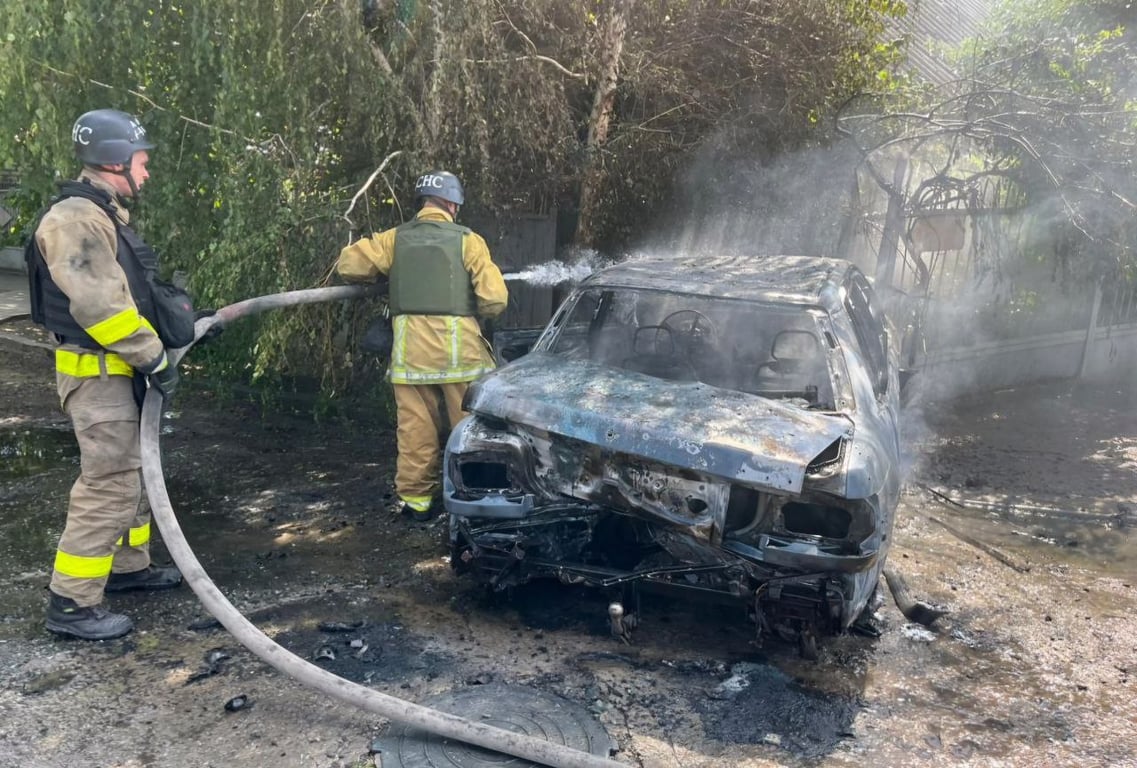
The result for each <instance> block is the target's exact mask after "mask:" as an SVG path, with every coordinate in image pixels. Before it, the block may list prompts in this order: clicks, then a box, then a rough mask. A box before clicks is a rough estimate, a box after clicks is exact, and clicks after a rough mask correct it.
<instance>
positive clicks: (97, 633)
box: [46, 592, 134, 640]
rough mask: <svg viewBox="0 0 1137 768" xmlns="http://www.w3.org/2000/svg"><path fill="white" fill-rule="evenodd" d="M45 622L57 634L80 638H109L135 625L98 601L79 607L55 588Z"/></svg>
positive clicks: (121, 634)
mask: <svg viewBox="0 0 1137 768" xmlns="http://www.w3.org/2000/svg"><path fill="white" fill-rule="evenodd" d="M46 624H47V628H48V630H49V631H51V632H54V633H56V634H57V635H71V636H72V637H79V638H82V639H83V640H112V639H114V638H116V637H122V636H123V635H125V634H126V633H127V632H129V631H130V630H132V629H134V622H132V621H131V620H130V619H129V618H128V617H126V616H123V615H122V614H120V613H111V612H110V611H108V610H107V609H105V608H103V607H102V606H101V605H92V606H88V607H86V608H80V607H79V606H78V605H76V603H75V601H74V600H72V599H71V598H69V597H60V596H59V595H57V594H55V593H54V592H52V593H51V600H50V601H49V602H48V604H47V622H46Z"/></svg>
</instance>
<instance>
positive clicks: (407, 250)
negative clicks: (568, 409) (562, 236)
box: [336, 171, 509, 522]
mask: <svg viewBox="0 0 1137 768" xmlns="http://www.w3.org/2000/svg"><path fill="white" fill-rule="evenodd" d="M464 201H465V195H464V193H463V191H462V184H461V182H460V181H459V180H458V177H457V176H455V175H454V174H452V173H448V172H446V171H434V172H431V173H427V174H424V175H422V176H420V177H419V178H418V180H417V181H416V182H415V203H416V205H418V206H420V207H419V210H418V213H417V215H416V216H415V218H414V219H412V220H411V221H409V222H407V223H405V224H402V225H400V226H398V227H395V228H393V229H388V230H386V231H385V232H379V233H376V234H373V235H371V236H370V237H367V238H363V239H360V240H358V241H356V242H355V243H353V244H352V245H349V246H347V247H346V248H344V249H343V250H342V251H341V252H340V255H339V260H338V262H337V263H336V271H337V272H338V273H339V275H340V276H341V277H343V278H344V279H345V280H347V281H349V282H375V281H376V280H378V279H379V277H380V276H383V275H386V276H387V277H388V279H389V281H390V297H389V301H390V309H391V315H392V326H393V332H394V343H393V347H392V350H391V355H390V361H389V364H388V369H387V375H388V379H389V380H390V382H391V384H392V389H393V390H394V393H395V406H396V412H397V419H398V432H397V442H398V459H397V462H396V472H395V491H396V492H397V493H398V495H399V499H400V500H401V502H402V512H403V513H404V514H409V515H410V516H411V517H412V518H413V519H414V520H416V521H419V522H425V521H427V520H430V519H431V518H433V517H434V516H435V515H436V514H437V513H438V511H439V481H438V478H439V465H440V461H439V435H440V433H443V431H444V429H443V428H444V426H446V427H450V428H452V427H453V426H454V425H455V424H457V423H458V421H459V420H460V419H461V418H462V417H463V416H464V415H465V412H464V411H463V410H462V398H463V396H464V395H465V394H466V389H467V387H469V384H470V382H471V381H473V380H475V379H477V378H478V377H479V376H481V375H482V374H484V373H486V372H488V371H490V370H492V369H493V368H494V361H493V354H492V353H491V351H490V346H489V343H488V342H487V341H486V339H485V338H484V337H483V336H482V333H481V328H480V327H479V324H478V318H492V317H496V316H497V315H499V314H501V313H502V312H503V311H504V310H505V307H506V303H507V301H508V298H509V297H508V293H507V291H506V287H505V280H504V279H502V276H501V270H499V269H498V268H497V266H496V265H495V264H494V263H493V261H492V260H491V258H490V252H489V248H488V247H487V246H486V241H485V240H484V239H482V237H481V236H480V235H478V234H476V233H475V232H473V231H472V230H470V229H469V228H467V227H463V226H460V225H458V224H456V223H454V221H455V218H456V217H457V215H458V209H459V207H460V206H461V205H462V203H463V202H464ZM444 418H445V422H443V419H444Z"/></svg>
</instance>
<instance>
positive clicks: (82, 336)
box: [24, 181, 158, 350]
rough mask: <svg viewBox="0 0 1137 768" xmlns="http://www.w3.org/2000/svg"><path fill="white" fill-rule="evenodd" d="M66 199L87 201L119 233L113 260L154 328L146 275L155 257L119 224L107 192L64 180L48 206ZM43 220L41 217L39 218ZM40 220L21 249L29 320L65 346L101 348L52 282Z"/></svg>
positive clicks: (155, 265) (155, 266)
mask: <svg viewBox="0 0 1137 768" xmlns="http://www.w3.org/2000/svg"><path fill="white" fill-rule="evenodd" d="M69 197H81V198H83V199H85V200H90V201H91V202H92V203H94V204H95V205H97V206H99V208H101V209H103V211H105V212H106V214H107V216H109V217H110V218H111V221H113V222H114V225H115V231H116V232H117V233H118V248H117V251H116V254H115V259H116V260H117V261H118V265H119V266H120V267H122V271H123V273H124V274H125V275H126V280H127V283H128V285H129V286H130V295H131V297H132V298H133V299H134V304H135V306H137V307H138V313H139V314H140V315H142V316H143V317H144V318H146V319H147V320H148V321H149V322H150V324H151V325H153V326H154V327H155V328H157V318H156V317H155V313H154V303H153V301H152V299H151V293H150V287H149V284H148V282H147V274H148V273H150V274H153V273H154V272H156V271H157V269H158V256H157V254H155V253H154V250H153V249H152V248H151V247H150V246H148V245H147V244H146V243H144V242H143V241H142V238H140V237H139V236H138V235H137V234H135V232H134V230H132V229H131V228H130V227H128V226H127V225H125V224H123V223H122V222H121V221H119V219H118V217H117V216H116V215H115V210H114V207H113V206H112V205H111V196H110V195H109V194H108V193H106V192H104V191H102V190H101V189H98V188H96V187H94V186H92V185H91V184H89V183H87V182H83V181H66V182H64V183H62V184H60V185H59V195H57V196H56V197H55V198H54V199H53V200H52V202H51V205H52V206H54V205H55V204H56V203H58V202H60V201H62V200H66V199H67V198H69ZM49 209H50V207H49ZM45 213H46V211H45ZM42 218H43V216H42V215H41V216H40V217H39V219H42ZM39 219H37V221H36V225H35V227H34V228H33V229H32V236H31V237H29V238H28V243H27V245H26V246H25V248H24V260H25V261H26V262H27V266H28V299H29V303H30V304H31V315H32V321H33V322H36V323H39V324H40V325H42V326H44V327H45V328H47V329H48V330H49V331H51V332H52V333H54V334H55V335H56V337H57V338H58V339H59V341H60V342H62V343H64V344H74V345H77V346H80V347H83V348H84V349H91V350H98V349H102V347H101V346H100V345H99V343H98V342H97V341H95V340H94V339H92V338H91V336H90V335H89V334H88V333H87V332H86V331H85V330H84V329H83V327H82V326H81V325H79V323H77V322H75V318H73V317H72V316H71V300H70V299H69V298H68V297H67V295H66V294H65V293H64V292H63V291H61V290H60V289H59V286H57V285H56V284H55V281H54V280H52V279H51V272H50V271H48V268H47V262H46V261H45V260H44V257H43V254H42V253H40V250H39V246H38V245H37V244H36V238H35V231H36V229H38V228H39Z"/></svg>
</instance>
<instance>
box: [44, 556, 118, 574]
mask: <svg viewBox="0 0 1137 768" xmlns="http://www.w3.org/2000/svg"><path fill="white" fill-rule="evenodd" d="M112 560H114V555H106V556H104V557H80V556H79V555H69V554H67V553H66V552H64V551H63V550H62V549H60V550H57V551H56V553H55V570H56V571H57V572H58V573H61V574H63V575H64V576H70V577H71V578H74V579H102V578H105V577H107V576H109V575H110V573H111V561H112Z"/></svg>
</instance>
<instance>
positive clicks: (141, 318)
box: [138, 315, 158, 336]
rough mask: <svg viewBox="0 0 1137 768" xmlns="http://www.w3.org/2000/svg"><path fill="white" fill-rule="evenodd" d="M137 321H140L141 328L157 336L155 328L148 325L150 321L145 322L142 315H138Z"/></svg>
mask: <svg viewBox="0 0 1137 768" xmlns="http://www.w3.org/2000/svg"><path fill="white" fill-rule="evenodd" d="M138 319H139V320H141V321H142V327H143V328H145V329H146V330H148V331H150V332H151V333H153V334H154V335H155V336H157V335H158V329H157V328H155V327H154V326H152V325H151V324H150V321H149V320H147V319H146V318H145V317H143V316H142V315H139V316H138Z"/></svg>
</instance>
